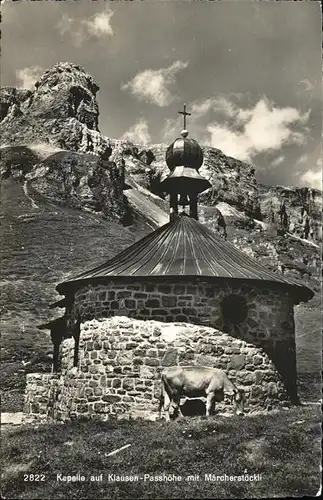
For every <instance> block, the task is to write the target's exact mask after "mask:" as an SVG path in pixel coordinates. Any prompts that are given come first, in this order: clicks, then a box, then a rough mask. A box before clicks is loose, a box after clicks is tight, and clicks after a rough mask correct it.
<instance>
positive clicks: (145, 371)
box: [140, 365, 156, 383]
mask: <svg viewBox="0 0 323 500" xmlns="http://www.w3.org/2000/svg"><path fill="white" fill-rule="evenodd" d="M155 373H156V372H155V370H154V369H153V368H151V367H150V366H145V365H142V366H141V367H140V378H141V379H152V378H155ZM148 383H149V382H148Z"/></svg>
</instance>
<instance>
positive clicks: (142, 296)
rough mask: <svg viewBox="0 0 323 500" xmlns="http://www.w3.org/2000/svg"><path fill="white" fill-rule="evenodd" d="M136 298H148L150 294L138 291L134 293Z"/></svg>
mask: <svg viewBox="0 0 323 500" xmlns="http://www.w3.org/2000/svg"><path fill="white" fill-rule="evenodd" d="M133 297H134V299H147V297H148V295H147V294H146V293H143V292H137V293H135V294H134V296H133Z"/></svg>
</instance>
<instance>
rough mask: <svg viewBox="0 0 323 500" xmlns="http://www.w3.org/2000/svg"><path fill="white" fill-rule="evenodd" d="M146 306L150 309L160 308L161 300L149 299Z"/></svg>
mask: <svg viewBox="0 0 323 500" xmlns="http://www.w3.org/2000/svg"><path fill="white" fill-rule="evenodd" d="M145 306H146V307H150V308H157V307H160V300H159V299H148V300H146V302H145Z"/></svg>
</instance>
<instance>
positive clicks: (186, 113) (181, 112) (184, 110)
mask: <svg viewBox="0 0 323 500" xmlns="http://www.w3.org/2000/svg"><path fill="white" fill-rule="evenodd" d="M178 113H179V114H180V115H183V118H184V130H186V117H187V116H191V113H189V112H188V111H186V104H184V107H183V111H179V112H178Z"/></svg>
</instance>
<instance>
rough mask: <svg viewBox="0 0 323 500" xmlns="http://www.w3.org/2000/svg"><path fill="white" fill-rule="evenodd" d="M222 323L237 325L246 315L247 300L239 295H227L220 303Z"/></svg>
mask: <svg viewBox="0 0 323 500" xmlns="http://www.w3.org/2000/svg"><path fill="white" fill-rule="evenodd" d="M221 311H222V316H223V323H224V325H239V324H240V323H243V321H244V320H245V319H246V317H247V315H248V307H247V301H246V299H245V298H244V297H242V296H241V295H228V296H227V297H225V298H224V299H223V301H222V303H221Z"/></svg>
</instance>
